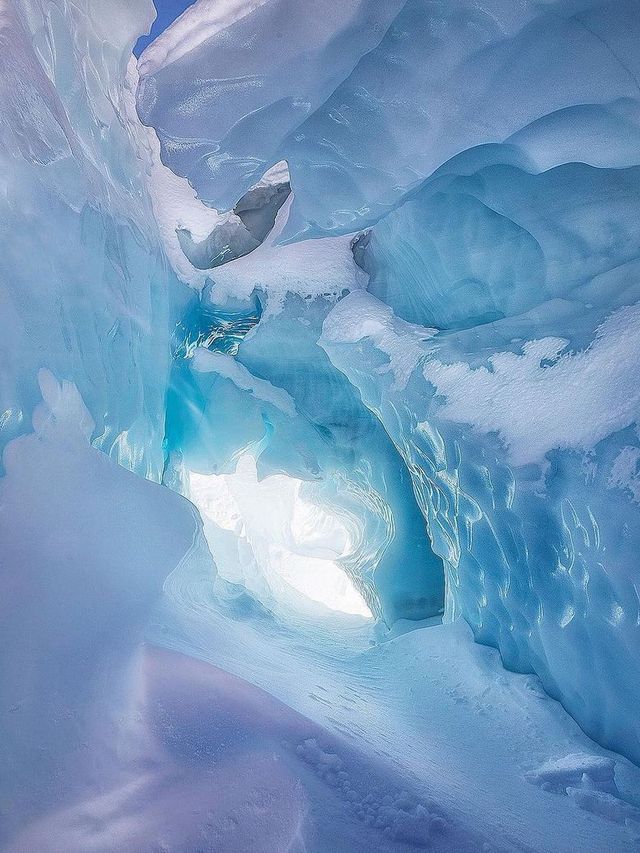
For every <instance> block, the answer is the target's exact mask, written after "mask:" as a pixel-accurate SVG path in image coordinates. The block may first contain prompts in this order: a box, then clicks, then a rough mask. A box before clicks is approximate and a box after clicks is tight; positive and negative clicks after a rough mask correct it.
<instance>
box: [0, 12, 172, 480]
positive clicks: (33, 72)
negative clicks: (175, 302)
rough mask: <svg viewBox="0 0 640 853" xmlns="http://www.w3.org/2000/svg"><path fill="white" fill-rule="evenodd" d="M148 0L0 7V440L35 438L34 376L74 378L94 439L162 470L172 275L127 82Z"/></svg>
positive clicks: (143, 466)
mask: <svg viewBox="0 0 640 853" xmlns="http://www.w3.org/2000/svg"><path fill="white" fill-rule="evenodd" d="M152 15H153V6H152V4H151V2H150V1H149V2H148V3H147V2H141V3H136V4H131V3H129V2H128V0H115V2H113V3H110V4H109V13H108V15H106V14H105V6H104V4H102V3H87V2H78V3H73V4H71V5H70V6H69V7H68V8H67V6H66V4H64V3H61V2H60V3H55V2H54V3H49V2H47V3H45V2H42V3H41V2H26V0H25V2H20V0H16V2H13V0H11V2H8V3H4V4H3V5H2V9H1V10H0V39H1V40H2V49H1V50H0V99H1V100H2V111H1V114H0V173H1V177H0V222H1V223H2V238H3V239H2V252H0V281H1V284H2V286H1V287H0V334H1V340H0V365H1V370H0V373H1V376H2V378H1V379H0V447H2V446H4V445H5V444H6V442H7V441H8V440H9V439H10V438H12V437H13V436H15V435H17V434H20V433H21V432H24V431H25V430H28V428H29V423H30V417H31V411H32V409H33V406H34V404H35V403H36V401H37V400H38V399H39V395H38V391H37V384H36V373H37V371H38V369H39V368H40V367H47V368H49V369H50V370H53V371H54V372H55V373H56V375H58V376H59V377H61V378H66V379H71V380H73V381H74V382H75V383H77V385H78V387H79V389H80V391H81V393H82V395H83V397H84V399H85V401H86V403H87V405H88V406H89V409H90V411H91V414H92V417H93V419H94V421H95V425H96V426H95V436H94V438H95V443H96V445H97V446H98V447H100V448H101V449H103V450H104V451H105V452H107V453H109V454H110V455H112V456H113V457H114V458H115V459H118V460H119V461H121V462H122V463H123V464H124V465H126V466H127V467H129V468H132V469H134V470H136V471H138V472H140V473H142V474H143V475H146V476H150V477H152V478H153V479H156V480H159V479H160V477H161V475H162V467H163V458H162V444H161V443H162V422H163V410H164V395H165V390H166V372H167V369H168V358H169V294H168V288H169V281H170V271H169V266H168V264H167V262H166V260H165V258H164V254H163V251H162V248H161V243H160V239H159V236H158V229H157V226H156V225H155V222H154V220H153V214H152V211H151V203H150V200H149V197H148V195H147V192H146V189H145V170H146V169H147V167H148V166H147V164H148V162H149V155H148V152H147V149H146V142H145V138H146V134H145V131H144V128H141V127H140V124H139V121H138V119H137V116H136V113H135V105H134V100H133V90H134V89H135V86H136V77H135V68H132V69H131V71H130V73H129V74H128V76H127V75H126V74H125V72H126V69H127V63H128V61H129V57H130V52H131V46H132V44H133V43H134V41H135V39H136V35H137V33H138V32H139V31H140V30H141V29H143V28H144V27H145V26H148V25H149V22H150V21H151V20H152Z"/></svg>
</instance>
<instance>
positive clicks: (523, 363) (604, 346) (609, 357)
mask: <svg viewBox="0 0 640 853" xmlns="http://www.w3.org/2000/svg"><path fill="white" fill-rule="evenodd" d="M639 335H640V303H637V304H636V305H633V306H629V307H625V308H620V309H618V310H617V311H615V312H614V313H613V314H611V315H610V316H609V317H608V318H607V319H606V320H605V321H604V323H602V325H601V326H600V327H599V329H598V330H597V332H596V336H595V339H594V341H593V342H592V343H591V345H590V346H589V347H588V348H587V349H586V350H584V351H583V352H579V353H576V354H572V353H566V354H565V355H560V352H561V351H562V349H563V348H564V347H565V346H566V345H567V341H565V340H563V339H562V338H543V339H541V340H534V341H529V342H528V343H527V344H525V346H524V348H523V349H524V352H523V354H522V355H517V354H515V353H512V352H500V353H497V354H496V355H494V356H491V358H490V359H489V363H490V365H491V369H488V368H486V367H479V368H476V369H473V368H471V367H469V365H468V364H465V363H462V362H459V363H456V364H442V363H441V362H439V361H437V360H435V359H432V360H430V361H428V362H427V363H426V364H425V366H424V376H425V378H426V379H428V380H429V381H430V382H432V383H433V385H435V387H436V388H437V391H438V393H439V394H441V395H442V396H443V397H445V398H446V402H445V404H444V406H443V408H442V409H440V411H439V413H438V414H439V416H440V417H442V418H446V419H447V420H450V421H457V422H459V423H467V424H471V425H472V426H473V427H474V428H475V429H477V430H478V431H481V432H485V433H486V432H498V433H499V434H500V436H501V438H502V439H503V441H504V442H505V444H506V446H507V448H508V451H509V458H510V460H511V462H512V464H514V465H526V464H528V463H532V462H542V461H543V460H544V456H545V454H546V453H547V452H548V451H550V450H553V449H554V448H579V449H582V450H589V449H591V448H593V447H594V445H595V444H597V442H598V441H600V440H601V439H603V438H606V436H608V435H610V434H611V433H612V432H616V431H617V430H620V429H623V428H624V427H627V426H629V425H630V424H632V423H634V422H635V421H636V420H637V419H638V416H639V415H640V384H639V383H638V369H637V357H636V356H637V341H638V336H639ZM543 360H546V361H547V362H551V363H550V364H549V366H542V365H541V362H542V361H543Z"/></svg>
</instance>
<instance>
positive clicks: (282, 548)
mask: <svg viewBox="0 0 640 853" xmlns="http://www.w3.org/2000/svg"><path fill="white" fill-rule="evenodd" d="M303 485H304V481H303V480H298V479H296V478H295V477H289V476H286V475H284V474H274V475H272V476H269V477H266V478H265V479H263V480H262V481H259V480H258V476H257V471H256V460H255V458H254V457H253V456H252V455H251V454H245V455H244V456H242V457H240V459H239V460H238V464H237V467H236V470H235V472H234V473H232V474H197V473H195V472H190V474H189V492H190V497H191V500H192V501H193V503H194V504H195V505H196V506H197V507H198V509H199V510H200V513H201V515H202V517H203V521H204V528H205V534H206V536H207V539H208V541H209V545H210V547H211V550H212V553H213V554H214V557H215V559H216V562H217V564H218V571H219V572H220V574H221V575H222V576H223V577H224V578H225V579H226V580H229V581H231V582H233V583H242V584H244V585H245V586H246V587H247V589H248V590H249V591H251V592H252V593H253V594H255V595H256V596H257V597H258V598H259V599H260V600H262V601H264V600H265V597H267V598H268V597H269V596H270V595H271V596H273V597H274V598H275V599H277V600H279V601H280V602H281V603H283V604H289V605H290V606H292V607H294V608H295V607H296V602H297V603H298V605H299V603H300V595H302V596H306V598H307V599H310V600H312V601H315V602H318V603H320V604H323V605H325V606H326V607H328V608H329V609H330V610H334V611H340V612H342V613H349V614H354V615H359V616H363V617H366V618H372V614H371V611H370V609H369V607H368V606H367V603H366V601H365V600H364V598H363V597H362V595H361V594H360V593H359V592H358V590H357V589H356V587H355V586H354V584H353V582H352V580H351V578H349V576H348V575H347V574H346V572H345V571H344V570H343V569H342V568H341V567H340V566H339V565H338V562H337V561H339V560H340V558H341V557H343V556H344V555H345V554H348V553H349V551H350V548H351V542H350V534H349V531H348V530H347V528H346V527H345V525H344V524H343V523H342V521H341V519H340V518H338V516H336V515H333V514H331V513H330V512H328V511H327V510H326V509H324V508H322V507H319V506H316V505H315V504H313V503H311V502H309V501H307V500H305V498H304V497H303V495H302V494H301V488H302V486H303ZM230 543H231V544H230ZM230 550H231V551H232V556H231V558H230V559H225V555H226V554H227V553H229V551H230ZM238 557H240V560H238Z"/></svg>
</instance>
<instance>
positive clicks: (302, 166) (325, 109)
mask: <svg viewBox="0 0 640 853" xmlns="http://www.w3.org/2000/svg"><path fill="white" fill-rule="evenodd" d="M314 12H315V14H314V15H309V11H308V7H307V5H306V4H304V3H298V2H292V0H289V2H287V0H272V2H268V3H260V4H258V3H240V2H235V3H229V4H225V5H223V6H222V7H220V6H219V5H218V4H215V3H211V2H208V0H199V2H197V3H195V4H194V6H193V7H192V8H191V9H189V10H188V12H187V14H185V15H184V16H182V18H181V19H180V20H179V22H178V23H177V24H176V25H175V28H171V29H170V30H169V31H168V32H167V33H165V34H164V36H163V37H162V39H160V40H159V41H158V43H157V45H153V46H151V47H150V48H149V49H148V50H147V51H146V52H145V53H144V54H143V56H142V60H141V66H140V68H141V76H142V80H141V87H140V89H139V92H138V108H139V110H140V115H141V117H142V119H143V121H144V122H145V123H148V124H151V125H153V126H154V127H155V128H156V130H157V131H158V134H159V136H160V140H161V144H162V156H163V160H164V161H165V162H166V163H167V164H168V165H169V166H170V167H171V168H172V169H173V170H174V171H176V172H177V173H178V174H181V175H186V176H187V177H188V178H189V180H190V181H191V183H192V184H193V186H194V187H195V188H196V189H197V191H198V193H199V195H200V197H201V198H203V199H205V200H206V201H208V202H211V203H212V204H214V205H215V206H217V207H223V208H230V207H232V206H233V204H234V202H235V201H236V200H237V199H238V198H239V197H240V195H242V193H243V192H244V191H245V190H246V189H247V188H248V187H249V186H250V184H251V183H252V182H253V181H254V180H255V179H256V178H257V177H259V176H260V175H261V174H262V172H264V171H265V170H266V169H267V168H268V167H269V166H271V165H272V164H273V163H275V162H277V161H278V160H280V159H286V160H287V161H288V163H289V168H290V171H291V178H292V186H293V189H294V192H295V193H296V203H295V205H294V208H293V211H292V217H291V219H290V221H289V224H288V227H287V231H286V232H285V236H286V237H293V236H297V235H300V234H302V233H308V234H321V233H340V232H342V233H344V232H345V231H353V230H355V229H357V228H360V227H363V226H364V225H366V224H370V223H372V222H374V221H375V220H376V219H377V218H379V217H380V216H381V215H382V214H384V213H385V212H387V211H388V210H389V209H391V208H393V207H394V206H395V205H396V204H397V202H398V201H399V199H400V198H401V197H402V195H403V194H404V193H405V192H407V191H408V190H409V189H412V188H413V187H415V186H416V185H417V184H418V183H419V182H420V180H421V179H423V178H425V177H427V176H428V175H430V174H431V173H432V172H433V171H434V170H435V169H437V168H438V166H440V165H441V164H442V163H444V162H445V161H446V160H448V159H449V158H450V157H452V156H453V155H455V154H458V153H459V152H461V151H464V150H466V149H468V148H471V147H473V146H476V145H481V144H486V143H501V142H505V141H506V140H509V139H511V141H513V142H514V144H517V145H518V146H519V148H520V149H521V151H522V152H523V155H524V156H525V157H526V158H527V161H528V163H529V167H530V168H531V169H532V170H535V171H539V170H542V169H548V168H551V167H553V166H556V165H559V164H561V163H566V162H572V161H578V160H579V161H581V162H585V163H589V164H591V165H594V166H614V167H623V166H627V165H630V164H633V163H635V162H636V160H637V149H638V143H639V141H640V130H639V127H640V125H639V121H640V109H639V101H638V96H639V90H638V81H639V79H640V57H639V56H638V51H637V43H638V38H639V36H640V7H639V4H638V2H637V0H615V2H592V0H571V1H570V2H568V0H546V2H543V3H537V2H530V0H524V2H518V3H507V2H503V0H483V2H480V3H470V2H468V0H437V2H433V0H408V2H405V3H396V2H384V3H378V2H376V3H372V2H368V3H360V4H357V3H355V2H349V3H344V2H339V3H336V2H334V0H322V2H319V3H317V4H315V6H314ZM327 26H328V27H329V29H331V30H332V31H331V32H328V30H327ZM354 34H355V35H356V36H357V38H356V37H354ZM301 44H303V45H304V51H301V49H300V45H301ZM612 137H615V138H616V139H617V140H618V142H617V144H616V145H613V146H612V145H611V144H610V140H611V138H612Z"/></svg>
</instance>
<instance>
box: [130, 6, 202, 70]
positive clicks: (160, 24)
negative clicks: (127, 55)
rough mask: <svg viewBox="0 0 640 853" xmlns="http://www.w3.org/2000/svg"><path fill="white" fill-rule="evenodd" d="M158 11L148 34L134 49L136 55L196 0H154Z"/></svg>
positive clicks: (140, 39)
mask: <svg viewBox="0 0 640 853" xmlns="http://www.w3.org/2000/svg"><path fill="white" fill-rule="evenodd" d="M153 2H154V5H155V7H156V9H157V11H158V17H157V18H156V19H155V21H154V22H153V27H152V28H151V32H150V34H149V35H148V36H142V38H139V39H138V42H137V44H136V46H135V48H134V50H133V52H134V53H135V55H136V56H140V54H141V53H142V51H143V50H144V49H145V47H146V46H147V45H148V44H151V42H152V41H153V40H154V39H156V38H157V37H158V36H159V35H160V33H161V32H162V31H163V30H166V29H167V27H168V26H169V24H171V23H173V22H174V21H175V19H176V18H177V17H178V15H181V14H182V13H183V12H184V10H185V9H186V8H187V7H188V6H192V5H193V3H194V0H153Z"/></svg>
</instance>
